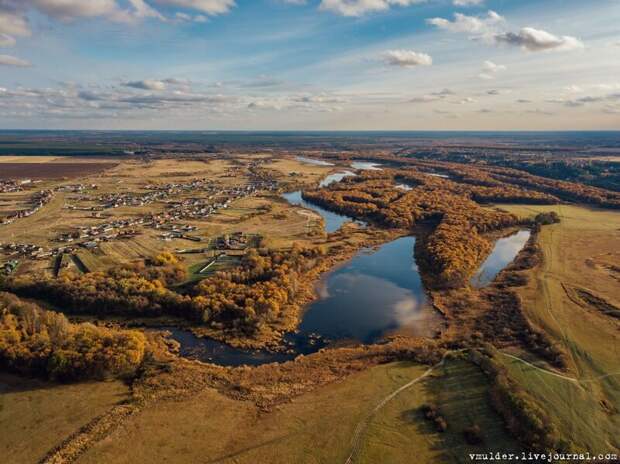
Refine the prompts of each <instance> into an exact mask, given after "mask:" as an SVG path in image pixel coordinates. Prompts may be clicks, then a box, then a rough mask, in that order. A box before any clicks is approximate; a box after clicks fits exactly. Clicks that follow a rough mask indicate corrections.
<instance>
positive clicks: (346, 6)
mask: <svg viewBox="0 0 620 464" xmlns="http://www.w3.org/2000/svg"><path fill="white" fill-rule="evenodd" d="M425 2H426V0H321V4H320V7H319V8H320V9H321V10H325V11H332V12H334V13H338V14H341V15H343V16H362V15H364V14H366V13H372V12H377V11H385V10H389V9H390V7H392V6H410V5H417V4H420V3H425Z"/></svg>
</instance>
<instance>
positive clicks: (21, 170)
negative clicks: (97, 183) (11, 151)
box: [0, 162, 115, 180]
mask: <svg viewBox="0 0 620 464" xmlns="http://www.w3.org/2000/svg"><path fill="white" fill-rule="evenodd" d="M114 166H115V164H114V163H51V162H50V163H6V162H5V163H1V169H0V180H3V179H15V178H17V179H19V178H28V179H61V178H76V177H83V176H88V175H91V174H96V173H98V172H101V171H104V170H106V169H109V168H112V167H114Z"/></svg>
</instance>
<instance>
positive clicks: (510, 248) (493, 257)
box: [471, 230, 531, 288]
mask: <svg viewBox="0 0 620 464" xmlns="http://www.w3.org/2000/svg"><path fill="white" fill-rule="evenodd" d="M530 235H531V233H530V231H529V230H520V231H519V232H516V233H515V234H512V235H510V236H509V237H504V238H500V239H499V240H498V241H497V242H496V243H495V246H494V247H493V251H492V252H491V254H490V255H489V257H488V258H487V259H486V260H485V261H484V263H482V265H481V266H480V269H478V271H477V272H476V274H475V275H474V277H472V279H471V284H472V285H473V286H474V287H476V288H482V287H486V286H487V285H489V284H490V283H491V282H493V280H494V279H495V277H496V276H497V274H499V273H500V272H501V271H502V269H504V268H505V267H506V266H508V265H509V264H510V263H511V262H512V261H514V259H515V258H516V256H517V255H518V254H519V252H520V251H521V250H522V249H523V247H524V246H525V244H526V243H527V241H528V240H529V239H530Z"/></svg>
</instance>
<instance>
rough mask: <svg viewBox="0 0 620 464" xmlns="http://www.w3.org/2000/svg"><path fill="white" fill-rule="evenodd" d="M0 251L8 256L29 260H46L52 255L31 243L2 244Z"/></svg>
mask: <svg viewBox="0 0 620 464" xmlns="http://www.w3.org/2000/svg"><path fill="white" fill-rule="evenodd" d="M0 251H2V252H3V253H4V254H6V255H9V256H14V257H15V256H21V257H25V258H30V259H46V258H49V257H51V256H52V255H53V254H54V252H52V251H49V250H46V249H45V248H43V247H42V246H39V245H33V244H31V243H3V244H0Z"/></svg>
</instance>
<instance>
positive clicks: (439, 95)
mask: <svg viewBox="0 0 620 464" xmlns="http://www.w3.org/2000/svg"><path fill="white" fill-rule="evenodd" d="M452 95H455V93H454V91H452V90H450V89H443V90H440V91H439V92H433V93H429V94H426V95H422V96H421V97H414V98H412V99H411V100H409V101H410V102H411V103H431V102H434V101H437V100H443V99H445V98H447V97H451V96H452Z"/></svg>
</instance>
